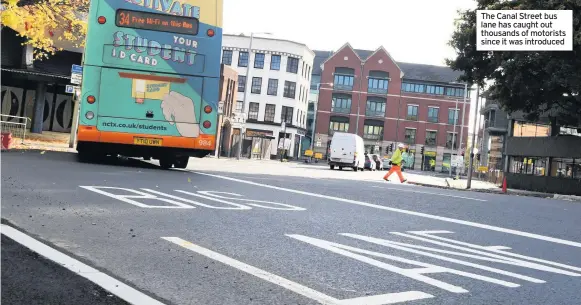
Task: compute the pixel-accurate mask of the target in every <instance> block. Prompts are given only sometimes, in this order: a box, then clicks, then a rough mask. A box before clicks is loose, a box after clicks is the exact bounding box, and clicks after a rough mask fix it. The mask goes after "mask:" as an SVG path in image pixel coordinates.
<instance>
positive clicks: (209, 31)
mask: <svg viewBox="0 0 581 305" xmlns="http://www.w3.org/2000/svg"><path fill="white" fill-rule="evenodd" d="M206 33H207V34H208V36H209V37H214V34H215V33H214V30H213V29H208V31H207V32H206Z"/></svg>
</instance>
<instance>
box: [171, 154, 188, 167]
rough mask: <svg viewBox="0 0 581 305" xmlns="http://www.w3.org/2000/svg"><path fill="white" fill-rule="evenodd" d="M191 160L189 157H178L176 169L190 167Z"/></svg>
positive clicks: (175, 162) (175, 163)
mask: <svg viewBox="0 0 581 305" xmlns="http://www.w3.org/2000/svg"><path fill="white" fill-rule="evenodd" d="M189 160H190V157H188V156H180V157H176V158H175V160H174V164H173V165H174V166H175V167H176V168H186V167H188V161H189Z"/></svg>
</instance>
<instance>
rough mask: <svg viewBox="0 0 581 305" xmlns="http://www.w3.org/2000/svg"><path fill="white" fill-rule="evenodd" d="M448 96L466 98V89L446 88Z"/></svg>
mask: <svg viewBox="0 0 581 305" xmlns="http://www.w3.org/2000/svg"><path fill="white" fill-rule="evenodd" d="M446 95H447V96H456V97H464V89H461V88H446Z"/></svg>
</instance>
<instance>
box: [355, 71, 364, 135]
mask: <svg viewBox="0 0 581 305" xmlns="http://www.w3.org/2000/svg"><path fill="white" fill-rule="evenodd" d="M363 66H364V64H363V63H361V73H360V74H361V75H360V76H359V98H358V99H357V120H356V122H355V124H357V125H355V134H356V135H359V108H360V107H361V91H362V90H363Z"/></svg>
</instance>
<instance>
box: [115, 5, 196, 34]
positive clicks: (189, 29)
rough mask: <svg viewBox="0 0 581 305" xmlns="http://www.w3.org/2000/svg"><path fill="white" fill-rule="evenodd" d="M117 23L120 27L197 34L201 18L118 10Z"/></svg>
mask: <svg viewBox="0 0 581 305" xmlns="http://www.w3.org/2000/svg"><path fill="white" fill-rule="evenodd" d="M115 25H117V26H118V27H126V28H134V29H142V30H151V31H161V32H170V33H178V34H185V35H197V34H198V27H199V20H198V19H196V18H189V17H181V16H173V15H165V14H156V13H148V12H138V11H130V10H123V9H120V10H117V13H116V16H115Z"/></svg>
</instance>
